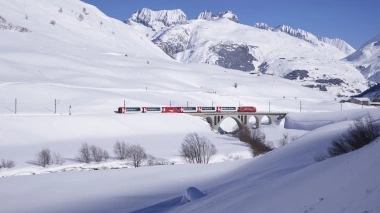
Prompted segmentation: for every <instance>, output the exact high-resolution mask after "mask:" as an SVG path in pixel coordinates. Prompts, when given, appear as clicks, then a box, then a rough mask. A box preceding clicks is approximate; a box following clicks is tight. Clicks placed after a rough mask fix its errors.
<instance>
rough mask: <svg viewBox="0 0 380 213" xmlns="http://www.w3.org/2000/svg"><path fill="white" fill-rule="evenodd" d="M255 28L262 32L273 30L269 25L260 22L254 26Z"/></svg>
mask: <svg viewBox="0 0 380 213" xmlns="http://www.w3.org/2000/svg"><path fill="white" fill-rule="evenodd" d="M253 27H256V28H259V29H262V30H273V28H271V27H269V26H268V24H266V23H263V22H258V23H256V24H254V25H253Z"/></svg>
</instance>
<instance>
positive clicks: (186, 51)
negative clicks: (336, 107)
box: [136, 12, 368, 95]
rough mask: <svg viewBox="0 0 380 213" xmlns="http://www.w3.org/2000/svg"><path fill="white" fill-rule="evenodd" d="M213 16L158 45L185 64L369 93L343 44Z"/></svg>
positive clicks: (176, 30) (159, 38)
mask: <svg viewBox="0 0 380 213" xmlns="http://www.w3.org/2000/svg"><path fill="white" fill-rule="evenodd" d="M210 17H212V15H211V13H210V12H203V13H201V15H200V17H199V18H198V19H196V20H190V21H189V22H188V23H186V24H179V25H175V26H172V27H170V28H164V29H163V30H160V31H158V32H155V34H154V36H152V41H153V42H154V43H155V44H156V45H157V46H159V47H160V48H161V49H162V50H163V51H164V52H165V53H167V54H168V55H169V56H171V57H172V58H173V59H176V60H178V61H181V62H184V63H205V64H213V65H218V66H221V67H224V68H228V69H236V70H241V71H247V72H252V73H258V72H260V73H265V74H272V75H277V76H281V77H285V78H288V79H291V80H298V81H302V82H303V84H304V86H307V87H312V88H317V89H320V90H323V91H329V92H332V93H334V94H338V93H340V94H341V95H343V94H345V95H354V94H357V93H360V92H361V91H363V90H365V89H366V88H368V87H367V82H366V79H365V78H364V77H363V76H362V75H361V74H360V72H358V71H357V69H356V68H355V67H353V66H352V65H350V64H349V63H346V62H342V61H340V59H342V58H344V57H345V56H347V54H346V53H345V52H344V51H340V49H338V48H336V45H338V44H340V45H341V46H340V47H341V48H343V49H344V47H345V45H343V43H342V42H340V40H328V39H327V38H325V39H324V40H323V41H320V40H319V39H318V38H317V37H315V36H314V35H312V34H311V33H307V32H305V31H301V30H299V31H294V30H293V29H291V28H287V27H286V26H282V27H279V28H276V29H273V30H270V29H271V28H270V27H269V26H268V25H266V24H264V23H261V24H256V25H255V26H256V27H250V26H246V25H241V24H238V23H235V22H233V21H230V20H229V19H215V20H214V21H211V22H210V21H207V20H210ZM136 29H138V28H136ZM263 29H266V30H263ZM289 34H291V35H289ZM334 42H335V43H334ZM329 43H331V44H333V45H331V44H329ZM301 73H304V74H302V75H301Z"/></svg>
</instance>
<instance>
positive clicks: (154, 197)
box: [0, 110, 380, 213]
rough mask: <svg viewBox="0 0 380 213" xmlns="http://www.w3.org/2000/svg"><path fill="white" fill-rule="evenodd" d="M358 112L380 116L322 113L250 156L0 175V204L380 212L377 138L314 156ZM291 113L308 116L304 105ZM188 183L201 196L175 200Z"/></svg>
mask: <svg viewBox="0 0 380 213" xmlns="http://www.w3.org/2000/svg"><path fill="white" fill-rule="evenodd" d="M363 113H369V114H370V115H371V116H372V117H373V118H374V119H375V120H378V119H380V114H379V113H378V110H366V111H362V110H359V111H351V113H350V114H351V117H350V118H348V120H347V121H342V120H344V119H345V118H347V112H342V113H339V112H337V113H335V114H334V115H326V116H328V117H329V119H330V120H332V121H334V120H335V122H334V123H331V124H328V125H321V127H319V128H316V129H315V130H313V131H311V132H309V133H308V134H306V135H304V136H303V137H301V138H299V139H298V140H296V141H294V142H293V143H291V144H289V145H287V146H285V147H283V148H280V149H277V150H275V151H272V152H270V153H268V154H266V155H263V156H260V157H257V158H255V159H252V160H240V161H234V162H227V163H216V164H209V165H175V166H155V167H143V168H138V169H122V170H103V171H93V172H66V173H56V174H49V175H38V176H23V177H12V178H5V179H4V178H3V179H1V181H0V186H1V188H2V191H0V195H1V196H2V197H3V198H4V199H2V200H1V201H0V204H2V206H3V207H4V206H5V208H3V210H4V211H5V212H24V211H25V207H24V206H23V205H28V209H29V210H30V211H33V212H51V211H54V212H68V211H69V212H78V211H80V212H110V211H111V212H194V211H196V212H211V213H212V212H231V211H237V212H251V211H252V209H255V211H257V212H309V211H313V212H326V211H328V212H365V211H368V212H378V211H379V210H380V209H379V208H380V207H379V205H378V202H377V200H378V199H379V198H380V189H379V185H380V182H379V180H380V178H379V177H380V176H379V174H380V171H379V170H378V169H377V168H378V167H377V166H376V165H377V164H378V163H379V158H378V155H377V154H376V153H378V150H379V149H380V147H379V143H378V142H375V143H373V144H370V145H368V146H366V147H364V148H363V149H360V150H358V151H355V152H353V153H349V154H346V155H342V156H339V157H336V158H332V159H328V160H326V161H323V162H320V163H315V162H314V159H313V158H314V156H315V155H316V154H317V153H318V152H320V151H325V150H326V148H327V147H328V146H329V144H330V142H331V140H332V139H333V138H334V137H336V136H337V135H338V134H341V133H342V132H344V131H345V130H346V129H347V127H348V125H349V124H350V123H351V119H356V118H359V117H361V115H362V114H363ZM355 114H356V116H354V115H355ZM319 116H325V113H320V114H319ZM290 118H291V119H292V120H297V122H295V123H298V125H299V124H302V123H310V122H312V121H313V120H314V116H310V114H308V113H305V114H303V116H299V115H297V116H296V117H294V116H293V115H290ZM295 123H294V124H295ZM289 127H292V128H294V127H295V126H294V125H292V126H289ZM355 183H356V184H355ZM357 183H360V184H357ZM46 185H48V186H49V187H48V188H46ZM194 186H195V187H197V188H198V189H200V190H201V191H202V192H204V193H205V194H206V196H205V197H202V198H199V199H197V200H194V201H192V202H190V203H186V202H185V203H184V202H181V201H182V200H183V193H184V192H185V189H187V188H188V187H194ZM36 189H44V190H36ZM10 191H12V193H9V192H10ZM15 200H19V201H22V203H23V205H19V204H18V203H19V202H15ZM5 203H6V204H7V205H4V204H5ZM42 204H43V205H42Z"/></svg>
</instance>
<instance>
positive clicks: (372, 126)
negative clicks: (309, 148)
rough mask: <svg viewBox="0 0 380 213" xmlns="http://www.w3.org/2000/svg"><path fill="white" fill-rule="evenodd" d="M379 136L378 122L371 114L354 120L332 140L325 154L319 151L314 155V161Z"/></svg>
mask: <svg viewBox="0 0 380 213" xmlns="http://www.w3.org/2000/svg"><path fill="white" fill-rule="evenodd" d="M379 136H380V123H379V122H376V121H374V120H373V118H372V117H371V116H368V117H366V118H362V119H359V120H356V121H355V122H354V124H352V125H350V127H349V128H348V130H347V132H345V133H343V134H342V135H340V136H338V137H337V138H335V139H334V140H333V141H332V146H331V147H329V148H328V149H327V154H324V153H319V154H318V155H316V156H315V157H314V159H315V161H322V160H325V159H327V158H330V157H335V156H338V155H342V154H346V153H348V152H352V151H355V150H357V149H360V148H362V147H363V146H365V145H367V144H370V143H371V142H373V141H374V140H375V139H376V138H378V137H379Z"/></svg>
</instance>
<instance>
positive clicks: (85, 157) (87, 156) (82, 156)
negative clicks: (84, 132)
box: [78, 143, 91, 163]
mask: <svg viewBox="0 0 380 213" xmlns="http://www.w3.org/2000/svg"><path fill="white" fill-rule="evenodd" d="M78 152H79V153H78V160H79V161H80V162H83V163H90V162H91V152H90V147H89V146H88V144H87V143H83V144H82V146H81V147H80V148H79V151H78Z"/></svg>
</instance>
